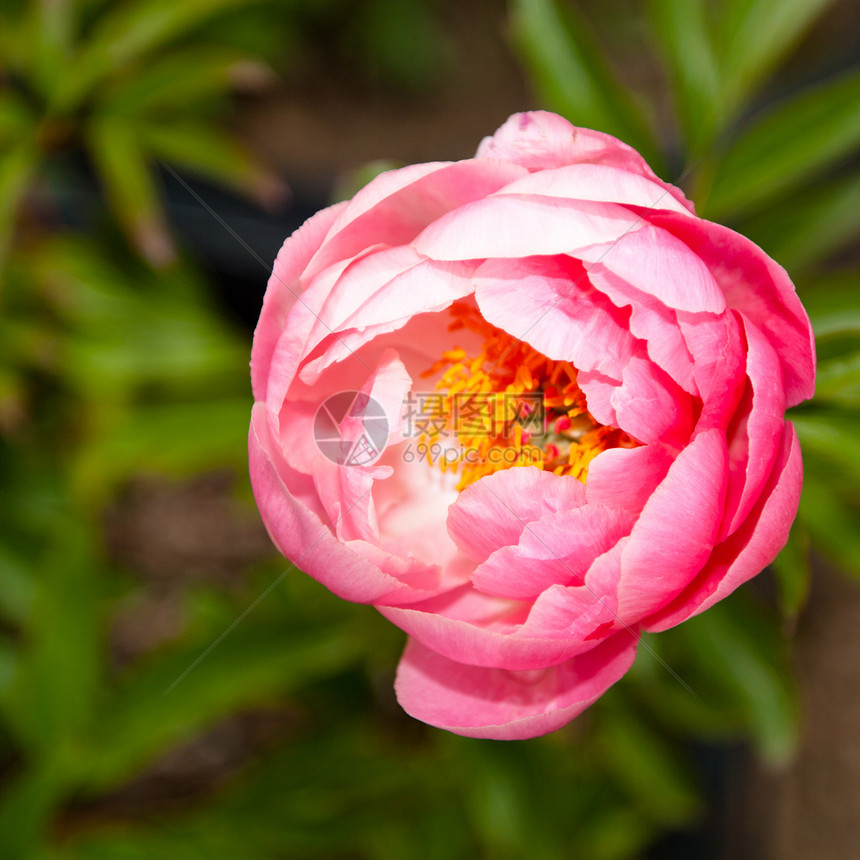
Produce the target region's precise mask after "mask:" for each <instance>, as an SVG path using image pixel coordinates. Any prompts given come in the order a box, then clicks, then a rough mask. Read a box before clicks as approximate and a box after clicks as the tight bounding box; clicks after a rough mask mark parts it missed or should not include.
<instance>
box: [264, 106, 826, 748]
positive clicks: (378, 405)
mask: <svg viewBox="0 0 860 860" xmlns="http://www.w3.org/2000/svg"><path fill="white" fill-rule="evenodd" d="M813 349H814V348H813V340H812V332H811V329H810V326H809V322H808V320H807V317H806V315H805V313H804V310H803V308H802V306H801V304H800V302H799V300H798V298H797V296H796V295H795V292H794V288H793V286H792V284H791V282H790V280H789V279H788V277H787V275H786V273H785V271H784V270H783V269H782V268H780V267H779V266H778V265H777V264H776V263H774V262H773V261H772V260H771V259H769V258H768V257H767V256H766V255H765V254H764V253H763V252H762V251H761V249H760V248H758V247H757V246H756V245H754V244H752V243H751V242H750V241H748V240H747V239H745V238H743V237H742V236H739V235H738V234H737V233H734V232H732V231H731V230H729V229H727V228H725V227H721V226H719V225H717V224H713V223H710V222H708V221H704V220H702V219H700V218H698V217H696V215H695V214H694V212H693V206H692V204H691V203H690V202H689V201H687V200H686V199H685V197H684V195H683V194H682V193H681V192H680V191H679V190H678V189H677V188H675V187H673V186H671V185H668V184H666V183H664V182H662V181H661V180H660V179H658V178H657V177H656V176H655V175H654V173H653V172H652V171H651V170H650V168H649V167H648V165H647V164H645V162H644V161H643V160H642V158H641V157H640V156H639V155H638V154H637V153H636V152H635V151H634V150H632V149H631V148H630V147H628V146H626V145H625V144H623V143H621V142H620V141H618V140H616V139H615V138H613V137H610V136H609V135H606V134H601V133H599V132H596V131H589V130H587V129H580V128H574V127H573V126H571V125H570V124H569V123H568V122H567V121H565V120H564V119H562V118H560V117H558V116H555V115H553V114H549V113H540V112H537V113H525V114H517V115H515V116H513V117H511V118H510V119H509V120H508V121H507V122H506V123H505V124H504V125H503V126H502V127H501V128H500V129H499V130H498V131H497V132H496V134H495V135H493V136H492V137H489V138H486V139H485V140H484V141H483V142H482V143H481V145H480V147H479V148H478V152H477V155H476V157H475V158H473V159H469V160H465V161H459V162H455V163H436V164H418V165H414V166H412V167H406V168H403V169H402V170H393V171H390V172H388V173H385V174H382V175H381V176H379V177H377V178H376V179H375V180H373V181H372V182H371V183H370V184H369V185H368V186H366V187H365V188H364V189H362V190H361V191H360V192H359V193H358V194H357V195H356V196H355V197H354V198H353V199H352V200H350V201H349V202H345V203H339V204H337V205H335V206H332V207H330V208H328V209H325V210H324V211H322V212H320V213H318V214H317V215H315V216H314V217H313V218H311V219H310V220H309V221H308V222H307V223H306V224H304V225H303V226H302V227H301V228H300V229H299V230H298V231H296V233H294V234H293V235H292V236H291V237H290V238H289V239H287V241H286V242H285V244H284V246H283V248H282V249H281V252H280V254H279V255H278V259H277V261H276V263H275V268H274V272H273V275H272V278H271V280H270V281H269V286H268V291H267V293H266V297H265V301H264V304H263V309H262V313H261V316H260V322H259V325H258V327H257V331H256V334H255V339H254V347H253V354H252V360H251V371H252V380H253V388H254V396H255V400H256V403H255V405H254V410H253V417H252V423H251V434H250V469H251V479H252V484H253V488H254V492H255V495H256V499H257V502H258V505H259V508H260V511H261V513H262V517H263V520H264V522H265V524H266V527H267V528H268V530H269V533H270V535H271V537H272V539H273V541H274V542H275V543H276V544H277V546H278V547H279V549H280V550H281V552H283V554H284V555H285V556H286V557H287V558H288V559H290V560H291V561H293V562H294V563H295V564H296V565H298V566H299V567H301V568H302V569H304V570H305V571H306V572H307V573H309V574H310V575H311V576H313V577H315V578H316V579H318V580H319V581H320V582H321V583H323V584H324V585H325V586H326V587H328V588H329V589H330V590H331V591H333V592H334V593H335V594H337V595H340V596H341V597H343V598H345V599H347V600H353V601H358V602H363V603H370V604H373V605H375V606H376V607H377V609H378V610H379V611H380V612H381V613H382V614H383V615H385V617H386V618H388V619H389V620H390V621H392V622H393V623H394V624H396V625H398V626H399V627H401V628H402V629H403V630H405V631H406V632H407V633H408V634H409V641H408V644H407V646H406V650H405V653H404V655H403V658H402V660H401V662H400V666H399V669H398V673H397V680H396V691H397V695H398V698H399V701H400V703H401V705H402V706H403V708H404V709H405V710H406V711H407V712H408V713H410V714H412V715H413V716H415V717H417V718H418V719H420V720H424V721H425V722H427V723H430V724H432V725H434V726H440V727H442V728H445V729H448V730H450V731H452V732H456V733H458V734H463V735H470V736H475V737H488V738H503V739H504V738H527V737H532V736H535V735H539V734H544V733H546V732H550V731H553V730H555V729H558V728H559V727H561V726H563V725H564V724H565V723H567V722H568V721H569V720H571V719H572V718H573V717H575V716H576V715H577V714H579V713H580V712H581V711H582V710H584V709H585V708H586V707H588V705H590V704H591V703H592V702H594V701H595V700H596V699H597V698H598V697H600V696H601V695H602V694H603V693H604V692H605V691H606V690H607V688H608V687H610V686H611V685H612V684H614V683H615V682H616V681H617V680H618V679H619V678H620V677H621V676H622V675H623V674H624V673H625V672H626V671H627V669H628V668H629V667H630V665H631V664H632V662H633V658H634V655H635V652H636V647H637V640H638V636H639V632H640V631H641V630H651V631H657V630H665V629H666V628H668V627H672V626H673V625H675V624H678V623H679V622H681V621H684V620H685V619H687V618H689V617H691V616H692V615H695V614H697V613H699V612H702V611H703V610H705V609H707V608H708V607H709V606H711V605H712V604H714V603H715V602H716V601H718V600H721V599H722V598H724V597H725V596H726V595H728V594H729V593H731V592H732V591H733V590H734V589H735V588H737V587H738V586H739V585H740V584H741V583H743V582H745V581H746V580H748V579H749V578H750V577H752V576H754V575H755V574H757V573H758V572H759V571H760V570H761V569H762V568H763V567H765V565H767V564H768V563H769V562H770V561H772V560H773V558H774V557H775V556H776V554H777V552H778V551H779V550H780V549H781V548H782V546H783V544H784V543H785V540H786V538H787V535H788V531H789V527H790V525H791V522H792V520H793V518H794V515H795V512H796V508H797V503H798V497H799V493H800V485H801V460H800V450H799V447H798V442H797V437H796V435H795V432H794V429H793V427H792V425H791V424H790V423H788V422H787V421H786V420H785V418H784V412H785V410H786V408H787V407H790V406H793V405H795V404H797V403H799V402H800V401H802V400H804V399H806V398H808V397H810V396H811V395H812V391H813V382H814V363H815V359H814V351H813Z"/></svg>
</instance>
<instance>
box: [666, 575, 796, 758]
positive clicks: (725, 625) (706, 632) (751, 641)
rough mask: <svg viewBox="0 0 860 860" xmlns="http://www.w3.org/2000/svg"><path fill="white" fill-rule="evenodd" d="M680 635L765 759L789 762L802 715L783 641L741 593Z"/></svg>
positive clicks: (767, 618)
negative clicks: (734, 709)
mask: <svg viewBox="0 0 860 860" xmlns="http://www.w3.org/2000/svg"><path fill="white" fill-rule="evenodd" d="M679 632H680V633H681V634H682V635H683V638H684V640H685V641H686V642H687V648H689V649H690V653H692V654H693V655H694V656H695V659H696V661H697V662H698V663H699V664H700V665H701V666H702V667H703V669H704V670H705V671H706V673H707V674H708V675H710V676H711V677H712V679H713V680H715V681H719V683H720V684H721V685H722V686H723V688H724V693H723V695H727V696H730V697H732V699H733V700H734V701H736V702H737V703H738V705H739V707H740V708H741V713H742V715H743V719H744V723H745V725H746V728H747V730H748V731H749V732H750V733H751V734H752V736H753V739H754V741H755V743H756V745H757V746H758V748H759V751H760V752H761V754H762V755H763V756H764V757H765V758H766V759H768V760H770V761H774V762H781V761H785V760H786V759H787V758H788V756H789V755H790V754H791V753H792V752H793V750H794V748H795V745H796V743H797V737H798V709H797V701H796V692H795V689H794V683H793V679H792V675H791V672H790V670H789V667H788V664H787V660H786V657H785V654H784V652H783V637H782V634H781V632H780V630H779V628H778V627H777V626H776V624H775V623H774V619H772V618H771V617H770V615H769V613H767V612H765V611H764V610H763V609H762V608H761V607H758V606H757V605H756V604H754V603H753V602H752V601H751V600H750V599H749V597H748V596H747V594H746V593H745V592H743V591H740V592H736V593H735V594H734V595H732V596H731V597H730V598H729V599H727V600H724V601H722V602H721V603H718V604H716V605H715V606H712V607H711V608H710V609H709V610H708V611H707V612H703V613H702V614H701V615H699V616H697V617H696V618H692V619H690V620H689V621H687V622H685V623H684V625H683V626H682V627H681V628H680V630H679Z"/></svg>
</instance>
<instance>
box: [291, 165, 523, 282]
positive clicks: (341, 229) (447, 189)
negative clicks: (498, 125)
mask: <svg viewBox="0 0 860 860" xmlns="http://www.w3.org/2000/svg"><path fill="white" fill-rule="evenodd" d="M424 168H426V170H425V169H424ZM524 172H525V171H524V170H523V168H522V167H518V166H517V165H515V164H511V163H509V162H504V161H493V160H484V159H481V160H477V159H472V160H466V161H456V162H453V163H447V164H446V163H438V164H435V165H417V166H414V167H405V168H402V170H390V171H388V172H386V173H383V174H380V175H379V176H377V177H376V179H374V180H372V181H371V182H370V183H368V185H367V187H366V188H365V189H364V190H363V192H362V193H361V194H359V195H358V196H356V197H355V198H354V199H353V201H352V203H350V204H349V207H348V208H347V209H346V210H345V211H343V212H342V213H341V217H340V218H339V219H338V221H337V223H336V224H335V225H334V227H333V228H332V229H331V230H330V231H329V234H328V236H327V237H326V241H325V244H324V245H323V246H322V248H321V249H320V251H319V253H318V254H317V255H316V256H315V257H314V259H313V260H312V261H311V263H310V265H309V267H308V273H309V274H310V275H315V274H316V273H317V272H319V271H321V270H322V269H324V268H325V267H326V266H329V265H331V264H332V263H334V262H337V261H338V260H343V259H348V258H350V257H353V256H355V255H356V254H358V253H360V252H361V251H363V250H364V249H365V248H368V247H370V246H371V245H376V244H378V243H380V242H384V243H385V244H386V245H405V244H406V243H407V242H410V241H411V240H412V239H413V238H414V237H415V236H417V235H418V233H419V232H420V231H421V230H423V229H424V228H425V227H427V225H428V224H432V223H433V221H435V220H436V219H437V218H439V217H441V216H442V215H444V214H445V213H446V212H450V211H452V210H456V209H459V208H461V207H463V206H464V205H466V204H468V203H469V202H471V201H474V200H482V199H483V198H485V197H486V196H487V195H488V194H492V193H493V192H494V191H498V190H499V189H500V188H503V187H504V186H505V185H507V184H508V183H510V182H512V181H513V180H515V179H517V178H519V177H520V176H522V175H523V173H524Z"/></svg>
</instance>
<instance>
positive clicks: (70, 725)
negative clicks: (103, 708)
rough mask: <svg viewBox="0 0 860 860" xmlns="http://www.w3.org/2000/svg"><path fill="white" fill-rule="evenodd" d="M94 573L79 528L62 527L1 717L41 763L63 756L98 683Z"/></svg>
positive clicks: (44, 568)
mask: <svg viewBox="0 0 860 860" xmlns="http://www.w3.org/2000/svg"><path fill="white" fill-rule="evenodd" d="M99 579H100V566H99V562H98V559H97V558H96V556H95V554H94V550H93V546H92V540H91V537H90V536H89V535H88V534H87V528H86V526H85V525H84V524H83V523H80V522H79V521H77V520H75V519H71V518H70V519H68V520H61V521H60V522H57V523H55V524H54V526H53V532H52V534H51V540H50V543H49V544H48V546H47V549H46V551H45V554H44V557H43V559H42V560H41V563H40V565H39V570H38V574H37V576H36V591H35V594H34V597H33V607H32V614H31V616H30V618H29V619H28V621H27V626H26V630H27V637H28V647H27V648H26V649H25V650H24V651H23V652H22V656H21V659H20V661H19V675H18V677H17V678H16V681H15V684H14V685H13V687H12V689H10V691H9V697H8V701H7V703H6V708H5V709H6V711H7V714H8V716H9V718H10V722H11V724H12V726H13V727H14V730H15V733H16V735H17V736H18V738H19V740H20V742H21V743H22V744H24V745H25V746H26V747H27V748H29V749H30V750H31V751H32V752H33V754H34V755H35V756H37V757H38V758H39V759H40V760H42V761H50V760H52V759H54V758H56V757H58V756H63V755H65V753H66V751H67V748H68V747H69V746H70V745H72V744H73V743H74V741H75V739H76V738H77V737H78V736H79V734H80V733H81V732H82V731H83V730H84V728H85V727H86V726H87V724H88V721H89V719H90V716H91V714H92V712H93V708H94V706H95V697H96V694H97V691H98V688H99V683H100V676H101V656H100V652H99V648H100V645H101V641H100V628H99V624H98V616H99V602H100V601H99V598H100V594H99V587H100V586H99Z"/></svg>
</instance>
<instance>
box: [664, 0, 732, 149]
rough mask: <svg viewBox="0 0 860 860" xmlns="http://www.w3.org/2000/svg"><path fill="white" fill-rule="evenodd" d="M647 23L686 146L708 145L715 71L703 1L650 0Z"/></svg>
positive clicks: (715, 111)
mask: <svg viewBox="0 0 860 860" xmlns="http://www.w3.org/2000/svg"><path fill="white" fill-rule="evenodd" d="M649 9H650V13H651V26H652V29H653V30H654V33H655V35H656V37H657V40H658V43H659V44H660V45H661V47H662V53H663V54H664V56H665V59H666V61H667V64H668V66H669V70H670V72H671V76H672V84H673V89H674V91H675V100H676V102H677V104H678V112H679V114H680V118H681V125H682V128H683V130H684V135H685V138H686V140H687V148H688V150H689V151H690V152H691V154H692V155H693V156H694V157H695V156H696V155H697V154H698V153H699V152H701V151H702V150H703V149H707V148H709V147H710V145H711V143H712V140H713V135H714V132H715V129H716V127H717V123H718V120H719V114H718V109H719V104H718V101H717V91H718V86H719V72H718V68H717V60H716V57H715V55H714V49H713V45H712V43H711V34H710V32H709V28H708V21H707V15H706V9H705V3H704V0H651V3H650V4H649Z"/></svg>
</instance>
